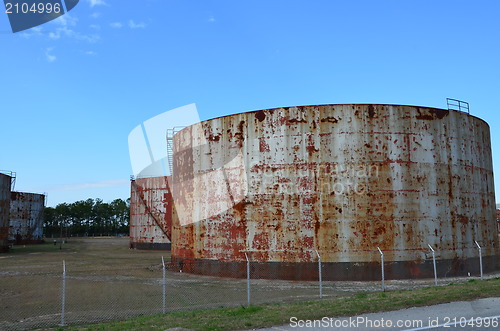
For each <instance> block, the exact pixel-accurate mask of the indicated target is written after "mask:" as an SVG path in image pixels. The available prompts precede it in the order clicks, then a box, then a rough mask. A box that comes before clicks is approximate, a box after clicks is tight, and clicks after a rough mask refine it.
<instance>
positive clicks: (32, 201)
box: [9, 192, 45, 244]
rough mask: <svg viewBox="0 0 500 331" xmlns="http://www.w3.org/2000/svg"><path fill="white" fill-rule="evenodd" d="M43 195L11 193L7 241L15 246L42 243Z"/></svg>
mask: <svg viewBox="0 0 500 331" xmlns="http://www.w3.org/2000/svg"><path fill="white" fill-rule="evenodd" d="M44 208H45V195H43V194H36V193H25V192H12V193H11V199H10V226H9V241H11V242H14V243H16V244H30V243H40V242H43V211H44Z"/></svg>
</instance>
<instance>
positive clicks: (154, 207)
mask: <svg viewBox="0 0 500 331" xmlns="http://www.w3.org/2000/svg"><path fill="white" fill-rule="evenodd" d="M171 232H172V194H171V192H170V189H169V186H168V177H166V176H162V177H149V178H137V179H135V180H132V181H131V194H130V248H136V249H170V246H171V243H170V237H171Z"/></svg>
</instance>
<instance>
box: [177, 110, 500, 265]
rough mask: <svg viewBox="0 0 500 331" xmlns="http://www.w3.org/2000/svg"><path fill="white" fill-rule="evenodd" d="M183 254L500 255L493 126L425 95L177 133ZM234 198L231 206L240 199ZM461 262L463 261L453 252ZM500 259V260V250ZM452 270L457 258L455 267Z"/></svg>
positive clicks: (355, 258)
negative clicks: (424, 99) (410, 101)
mask: <svg viewBox="0 0 500 331" xmlns="http://www.w3.org/2000/svg"><path fill="white" fill-rule="evenodd" d="M174 173H175V174H176V177H175V178H174V184H173V191H174V199H175V206H176V209H177V212H179V211H182V215H180V216H179V218H180V220H179V219H177V220H175V219H174V228H173V234H172V235H173V238H172V239H173V247H172V255H173V256H174V257H178V258H194V259H218V260H225V261H244V260H245V256H244V252H248V253H249V254H250V255H251V257H252V259H254V260H257V261H271V262H296V263H304V262H314V261H316V254H315V252H314V250H318V251H319V252H320V254H321V255H322V260H323V261H324V262H327V263H328V262H332V263H371V262H374V261H378V259H379V255H378V251H377V250H376V248H377V246H379V247H380V248H381V249H382V250H384V251H385V258H386V261H388V262H391V261H392V262H404V261H417V262H418V261H420V262H422V261H425V260H427V259H428V258H429V256H428V255H429V254H428V247H427V244H430V245H432V246H433V247H434V248H435V249H436V250H437V252H438V259H440V260H450V261H452V260H456V259H469V258H473V257H476V256H477V250H476V248H475V245H474V240H477V241H478V242H480V243H481V244H482V246H484V247H485V248H484V249H483V253H484V255H485V256H497V255H499V248H498V237H497V231H496V224H495V196H494V189H493V168H492V158H491V147H490V133H489V127H488V125H487V124H486V123H485V122H484V121H482V120H480V119H478V118H476V117H473V116H470V115H468V114H465V113H461V112H455V111H448V110H443V109H434V108H426V107H414V106H396V105H322V106H305V107H290V108H278V109H270V110H261V111H256V112H250V113H243V114H237V115H232V116H227V117H222V118H217V119H213V120H208V121H205V122H202V123H201V124H198V125H194V126H191V127H188V128H186V129H184V130H182V131H180V132H179V133H178V134H177V135H176V136H175V137H174ZM228 204H229V205H231V206H232V207H231V208H226V206H227V205H228ZM450 263H451V262H450ZM495 263H496V262H495ZM452 272H453V271H452Z"/></svg>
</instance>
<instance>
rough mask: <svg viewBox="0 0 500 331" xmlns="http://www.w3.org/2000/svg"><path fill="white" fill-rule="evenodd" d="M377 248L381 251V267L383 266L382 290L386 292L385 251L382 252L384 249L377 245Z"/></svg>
mask: <svg viewBox="0 0 500 331" xmlns="http://www.w3.org/2000/svg"><path fill="white" fill-rule="evenodd" d="M377 249H378V251H379V252H380V260H381V267H382V292H385V274H384V253H382V250H381V249H380V247H377Z"/></svg>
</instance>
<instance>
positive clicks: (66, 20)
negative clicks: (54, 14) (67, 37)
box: [52, 14, 78, 26]
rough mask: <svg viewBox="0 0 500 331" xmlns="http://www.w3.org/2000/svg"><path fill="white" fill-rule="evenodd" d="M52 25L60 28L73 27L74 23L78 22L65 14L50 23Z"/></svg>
mask: <svg viewBox="0 0 500 331" xmlns="http://www.w3.org/2000/svg"><path fill="white" fill-rule="evenodd" d="M52 22H53V23H55V24H57V25H61V26H75V25H76V23H77V22H78V18H76V17H74V16H71V15H70V14H65V15H62V16H59V17H58V18H56V19H55V20H53V21H52Z"/></svg>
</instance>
